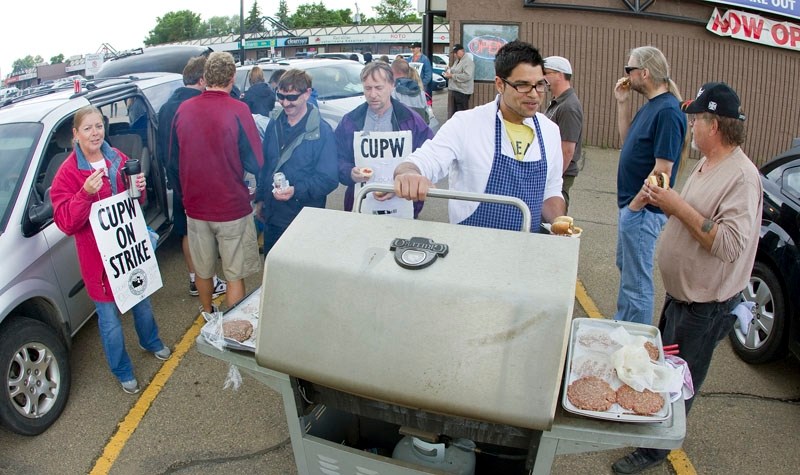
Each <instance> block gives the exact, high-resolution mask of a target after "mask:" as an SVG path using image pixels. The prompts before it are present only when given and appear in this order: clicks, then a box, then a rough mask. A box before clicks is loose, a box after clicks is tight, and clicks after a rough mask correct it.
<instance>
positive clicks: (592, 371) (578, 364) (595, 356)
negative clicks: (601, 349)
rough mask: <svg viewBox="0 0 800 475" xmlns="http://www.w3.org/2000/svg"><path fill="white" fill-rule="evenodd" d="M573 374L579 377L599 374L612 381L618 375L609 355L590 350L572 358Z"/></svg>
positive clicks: (600, 376)
mask: <svg viewBox="0 0 800 475" xmlns="http://www.w3.org/2000/svg"><path fill="white" fill-rule="evenodd" d="M572 374H574V375H575V376H577V377H579V378H580V377H583V376H597V377H598V378H600V379H602V380H605V381H610V380H611V378H613V377H614V376H615V375H616V371H615V370H614V365H612V364H611V360H610V359H609V357H608V355H606V354H603V353H598V352H596V351H589V352H586V354H584V355H582V356H579V357H577V358H575V359H574V360H572Z"/></svg>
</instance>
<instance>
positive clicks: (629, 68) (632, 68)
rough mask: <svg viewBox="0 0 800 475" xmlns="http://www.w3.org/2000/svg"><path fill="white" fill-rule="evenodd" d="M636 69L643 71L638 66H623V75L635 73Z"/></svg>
mask: <svg viewBox="0 0 800 475" xmlns="http://www.w3.org/2000/svg"><path fill="white" fill-rule="evenodd" d="M637 69H644V68H640V67H639V66H625V74H627V75H630V74H631V73H632V72H634V71H636V70H637Z"/></svg>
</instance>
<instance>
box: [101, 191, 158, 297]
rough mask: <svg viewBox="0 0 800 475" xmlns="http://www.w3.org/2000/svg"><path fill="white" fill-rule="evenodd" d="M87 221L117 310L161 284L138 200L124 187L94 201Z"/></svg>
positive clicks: (152, 247)
mask: <svg viewBox="0 0 800 475" xmlns="http://www.w3.org/2000/svg"><path fill="white" fill-rule="evenodd" d="M89 224H90V225H91V226H92V231H93V232H94V237H95V240H97V248H98V249H99V250H100V257H101V258H102V259H103V267H104V268H105V271H106V274H107V275H108V280H109V282H110V283H111V291H112V292H113V294H114V301H115V302H116V304H117V307H118V308H119V311H120V312H122V313H125V312H127V311H128V310H130V309H131V308H132V307H133V306H134V305H136V304H137V303H139V302H141V301H142V300H144V299H145V298H147V297H148V296H150V294H152V293H153V292H155V291H156V290H158V289H160V288H161V287H162V285H163V283H162V281H161V272H160V271H159V269H158V261H156V253H155V247H154V246H153V243H152V242H151V241H150V233H149V232H148V230H147V224H146V223H145V221H144V215H143V214H142V208H141V207H140V206H139V202H138V201H137V200H134V199H133V198H131V197H129V196H128V193H127V192H125V191H123V192H122V193H117V194H116V195H114V196H111V197H109V198H106V199H104V200H100V201H96V202H95V203H93V204H92V210H91V213H90V215H89Z"/></svg>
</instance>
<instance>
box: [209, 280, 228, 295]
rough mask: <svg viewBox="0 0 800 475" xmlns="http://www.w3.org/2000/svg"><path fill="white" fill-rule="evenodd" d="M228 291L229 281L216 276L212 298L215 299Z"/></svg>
mask: <svg viewBox="0 0 800 475" xmlns="http://www.w3.org/2000/svg"><path fill="white" fill-rule="evenodd" d="M227 291H228V283H227V282H225V281H224V280H222V279H218V278H217V277H214V292H213V293H212V294H211V298H214V299H215V298H217V297H219V296H220V295H222V294H224V293H225V292H227Z"/></svg>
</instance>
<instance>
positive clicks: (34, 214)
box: [28, 188, 53, 226]
mask: <svg viewBox="0 0 800 475" xmlns="http://www.w3.org/2000/svg"><path fill="white" fill-rule="evenodd" d="M28 219H29V220H30V221H31V223H33V224H35V225H36V226H41V225H43V224H45V223H47V222H48V221H50V220H51V219H53V202H52V201H51V200H50V188H47V190H45V192H44V200H43V201H42V202H41V203H35V204H34V205H32V206H31V207H30V208H28Z"/></svg>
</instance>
